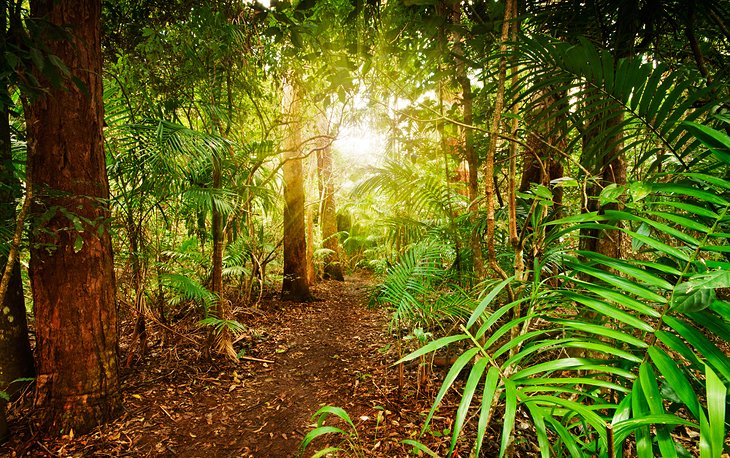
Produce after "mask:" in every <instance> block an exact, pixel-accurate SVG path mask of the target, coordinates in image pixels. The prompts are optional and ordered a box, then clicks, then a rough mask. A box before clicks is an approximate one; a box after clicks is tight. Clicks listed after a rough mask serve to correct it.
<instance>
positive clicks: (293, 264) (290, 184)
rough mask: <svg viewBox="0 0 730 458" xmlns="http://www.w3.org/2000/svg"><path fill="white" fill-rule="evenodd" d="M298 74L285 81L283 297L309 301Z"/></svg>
mask: <svg viewBox="0 0 730 458" xmlns="http://www.w3.org/2000/svg"><path fill="white" fill-rule="evenodd" d="M297 85H298V82H297V81H296V76H294V75H291V74H290V75H289V76H288V77H287V79H286V81H285V83H284V98H283V110H284V115H285V116H286V122H287V132H286V136H285V138H284V143H283V147H284V158H283V160H284V164H283V166H282V170H283V173H284V281H283V283H282V288H281V297H282V298H283V299H285V300H293V301H308V300H310V299H311V298H312V294H311V293H310V291H309V280H308V278H307V242H306V236H305V227H304V181H303V178H304V177H303V176H302V158H301V152H300V148H301V146H302V141H301V138H302V132H301V129H302V123H301V119H299V116H300V97H301V94H299V91H298V87H297Z"/></svg>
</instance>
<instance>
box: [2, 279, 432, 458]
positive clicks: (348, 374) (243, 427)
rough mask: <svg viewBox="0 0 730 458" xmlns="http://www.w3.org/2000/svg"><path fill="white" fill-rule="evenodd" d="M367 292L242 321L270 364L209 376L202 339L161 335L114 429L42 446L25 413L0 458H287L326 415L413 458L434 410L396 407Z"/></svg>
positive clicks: (130, 378)
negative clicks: (332, 412)
mask: <svg viewBox="0 0 730 458" xmlns="http://www.w3.org/2000/svg"><path fill="white" fill-rule="evenodd" d="M367 289H368V284H367V282H366V281H365V280H362V279H360V278H348V281H347V282H346V283H344V284H342V283H337V282H327V283H323V284H320V285H317V286H316V287H315V289H314V292H315V294H316V295H317V296H318V297H319V298H321V299H322V301H321V302H312V303H306V304H298V303H290V302H281V301H279V300H278V299H277V298H275V297H272V298H269V299H267V300H266V301H265V302H264V303H263V304H262V307H261V309H260V311H257V312H255V313H253V311H250V310H249V311H246V310H240V312H241V315H239V321H241V322H244V323H246V324H247V326H248V328H249V331H248V337H247V339H245V340H244V341H242V342H240V343H239V345H241V344H243V345H244V347H245V348H246V355H248V356H250V357H253V358H258V359H263V360H269V361H273V362H270V363H267V362H261V361H241V362H239V363H237V364H234V363H228V362H220V361H219V362H217V363H216V364H213V365H212V364H211V363H210V362H208V361H207V360H206V358H204V357H202V356H201V355H200V352H199V350H198V349H199V348H201V342H200V340H201V339H202V337H200V336H197V337H196V338H192V339H191V337H190V336H185V335H183V334H180V333H173V332H170V331H167V332H164V333H163V332H162V331H159V330H158V331H157V334H153V337H156V339H157V340H155V338H153V339H151V340H152V342H153V346H152V351H151V352H150V353H149V354H148V356H147V357H146V358H145V359H144V361H143V362H142V363H140V364H137V365H136V366H135V367H134V368H133V369H132V370H128V371H126V372H125V373H124V374H123V389H122V391H123V397H124V406H125V413H124V414H123V415H122V416H121V417H120V418H119V419H118V420H117V421H115V422H114V423H112V424H109V425H105V426H103V427H100V428H99V429H98V430H96V431H94V432H92V433H91V434H88V435H85V436H79V437H68V436H67V437H64V438H61V439H55V440H45V441H44V440H39V439H38V438H37V437H34V436H33V434H32V433H33V431H34V424H33V420H32V418H30V417H27V418H26V417H24V416H23V415H24V412H23V408H22V406H21V407H18V408H17V409H15V411H16V412H15V415H16V418H15V421H14V426H13V425H11V427H14V433H13V439H12V441H11V442H10V444H7V445H5V446H4V447H3V448H0V456H4V455H3V454H7V456H20V455H25V456H28V455H30V456H155V457H157V456H179V457H210V458H213V457H272V458H274V457H291V456H297V455H298V446H299V444H300V442H301V440H302V438H303V437H304V435H305V434H306V433H307V432H308V431H309V430H311V427H310V426H309V425H310V423H311V416H312V414H313V413H314V412H315V411H316V410H317V409H318V408H319V407H320V406H322V405H336V406H340V407H343V408H345V409H346V410H347V411H348V412H349V413H350V415H351V416H352V418H353V420H354V421H355V422H356V423H357V425H358V429H359V430H360V434H361V436H362V437H361V441H362V448H364V449H367V450H368V451H369V453H368V454H369V455H372V456H405V455H406V451H405V449H404V448H403V447H402V446H401V445H400V440H401V439H403V438H406V437H408V434H409V433H412V432H413V431H417V430H418V426H417V424H416V423H419V422H420V420H421V419H422V418H423V417H422V415H423V412H424V411H427V409H428V401H427V397H424V396H421V397H417V396H415V395H414V393H413V392H414V390H415V384H412V386H411V390H410V392H409V393H410V394H408V393H407V394H406V395H405V396H403V397H401V398H398V397H397V396H395V394H394V393H395V392H396V391H397V378H398V376H397V371H395V370H394V369H393V368H391V367H390V364H392V362H393V361H395V359H396V355H395V354H394V351H393V350H392V349H391V348H390V345H389V343H390V342H392V339H391V338H390V337H389V336H388V335H387V333H386V327H387V326H386V325H387V313H386V312H384V311H378V310H370V309H367V308H366V307H365V302H366V298H367ZM394 412H395V413H394ZM25 413H27V407H26V412H25ZM12 414H13V412H12V411H11V419H12ZM431 439H434V438H431ZM330 440H334V439H330ZM335 443H336V442H335ZM323 444H324V442H320V443H319V444H315V445H319V446H322V445H323ZM312 451H314V448H313V449H312V450H310V451H308V452H309V453H308V454H307V455H311V452H312Z"/></svg>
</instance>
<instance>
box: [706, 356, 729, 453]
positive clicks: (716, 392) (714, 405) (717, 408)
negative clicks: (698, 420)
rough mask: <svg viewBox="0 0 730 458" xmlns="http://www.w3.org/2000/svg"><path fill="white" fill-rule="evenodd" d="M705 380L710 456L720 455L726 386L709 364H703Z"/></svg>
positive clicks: (723, 435)
mask: <svg viewBox="0 0 730 458" xmlns="http://www.w3.org/2000/svg"><path fill="white" fill-rule="evenodd" d="M705 380H706V382H707V386H706V391H707V421H708V429H709V431H708V432H709V437H708V442H709V443H710V448H711V450H712V456H720V455H721V454H722V451H723V445H724V442H725V412H726V408H727V394H728V387H727V386H725V384H724V383H723V382H722V380H720V378H719V377H718V376H717V375H716V374H715V372H714V371H713V370H712V368H711V367H710V366H705Z"/></svg>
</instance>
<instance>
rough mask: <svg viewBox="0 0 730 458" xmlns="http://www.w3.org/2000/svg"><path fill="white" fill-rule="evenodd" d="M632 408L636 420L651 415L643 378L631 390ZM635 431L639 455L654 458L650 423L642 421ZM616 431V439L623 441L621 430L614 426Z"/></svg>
mask: <svg viewBox="0 0 730 458" xmlns="http://www.w3.org/2000/svg"><path fill="white" fill-rule="evenodd" d="M631 410H632V412H633V417H634V419H635V420H638V419H641V418H645V417H647V416H649V414H650V412H649V406H648V405H647V403H646V398H645V397H644V391H643V389H642V387H641V379H640V378H639V379H637V380H636V381H634V387H633V389H632V390H631ZM632 429H633V431H634V435H635V436H636V453H637V455H638V456H639V458H653V457H654V451H653V450H652V445H651V435H650V433H649V425H648V424H644V423H640V424H638V425H637V427H636V428H632ZM614 433H615V434H616V436H617V437H616V439H617V441H618V443H619V444H620V443H623V440H622V439H621V437H622V434H620V430H619V431H616V428H614Z"/></svg>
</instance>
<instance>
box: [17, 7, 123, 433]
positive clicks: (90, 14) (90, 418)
mask: <svg viewBox="0 0 730 458" xmlns="http://www.w3.org/2000/svg"><path fill="white" fill-rule="evenodd" d="M100 14H101V2H100V1H99V0H80V1H76V0H34V1H32V2H31V15H32V16H33V17H34V18H43V19H44V20H45V21H48V22H49V23H50V24H52V25H54V26H57V27H63V28H65V29H66V30H68V37H67V38H65V39H58V38H57V37H53V36H51V35H50V34H46V36H45V37H44V40H45V42H46V46H47V48H48V51H49V52H50V53H52V54H54V55H56V56H58V57H59V58H60V59H61V60H62V61H63V62H64V63H65V64H66V66H67V67H68V69H69V71H70V73H71V76H72V78H69V79H67V80H66V81H65V82H64V83H63V84H62V87H48V88H47V89H46V95H45V96H43V97H39V98H37V99H35V100H34V101H32V103H30V104H29V105H28V106H27V108H26V114H27V128H28V147H29V148H28V150H29V151H28V154H29V158H28V161H29V166H30V167H31V168H32V170H33V171H34V176H33V180H34V188H35V191H36V198H35V199H34V202H33V205H32V207H31V210H32V214H33V217H34V223H35V227H34V229H33V232H32V236H31V261H30V279H31V286H32V288H33V301H34V311H35V318H36V336H37V350H36V366H37V379H36V405H37V407H39V408H41V409H42V410H43V411H44V414H45V416H46V418H47V420H48V422H49V423H48V427H49V429H50V431H51V432H52V433H60V432H62V431H63V432H68V431H70V430H74V431H75V432H77V433H80V432H85V431H88V430H90V429H91V428H93V427H94V426H96V425H98V424H100V423H103V422H105V421H107V420H109V419H111V418H113V417H115V416H116V415H117V414H118V413H119V412H120V410H121V403H120V396H119V378H118V370H117V352H118V336H117V312H116V304H115V296H114V294H115V289H114V288H115V285H114V268H113V259H112V246H111V238H110V234H109V217H110V213H109V209H108V198H109V184H108V180H107V173H106V165H105V157H104V148H103V141H102V126H103V111H104V110H103V103H102V75H101V63H102V55H101V31H100Z"/></svg>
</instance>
